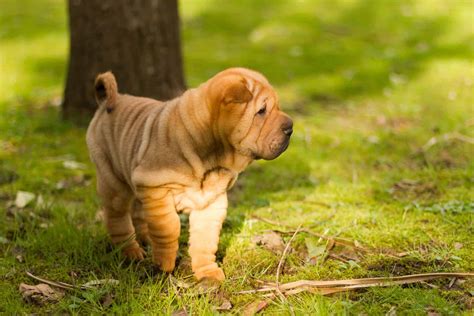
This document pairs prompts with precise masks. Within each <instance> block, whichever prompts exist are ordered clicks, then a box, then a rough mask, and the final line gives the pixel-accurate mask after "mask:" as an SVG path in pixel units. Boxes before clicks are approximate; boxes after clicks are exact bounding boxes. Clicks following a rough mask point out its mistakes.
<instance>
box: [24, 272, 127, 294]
mask: <svg viewBox="0 0 474 316" xmlns="http://www.w3.org/2000/svg"><path fill="white" fill-rule="evenodd" d="M26 275H27V276H29V277H30V278H33V279H35V280H36V281H40V282H43V283H45V284H48V285H51V286H55V287H58V288H60V289H64V290H88V289H95V288H96V287H94V285H102V284H107V283H109V284H117V283H118V282H119V281H117V280H114V279H102V280H93V281H89V282H87V283H84V284H82V285H72V284H69V283H65V282H56V281H50V280H47V279H43V278H40V277H37V276H36V275H34V274H32V273H31V272H29V271H26Z"/></svg>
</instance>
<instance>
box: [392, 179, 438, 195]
mask: <svg viewBox="0 0 474 316" xmlns="http://www.w3.org/2000/svg"><path fill="white" fill-rule="evenodd" d="M389 193H390V194H391V195H392V196H393V197H394V198H396V199H413V198H419V197H432V196H435V195H437V194H438V193H439V190H438V187H437V186H436V184H435V183H434V182H422V181H417V180H411V179H403V180H401V181H399V182H397V183H395V184H394V185H393V186H392V188H390V190H389Z"/></svg>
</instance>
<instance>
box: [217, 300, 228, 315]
mask: <svg viewBox="0 0 474 316" xmlns="http://www.w3.org/2000/svg"><path fill="white" fill-rule="evenodd" d="M231 309H232V303H231V302H230V301H229V300H228V299H225V298H224V299H223V302H222V304H221V305H220V306H219V307H217V308H216V311H218V312H225V311H230V310H231Z"/></svg>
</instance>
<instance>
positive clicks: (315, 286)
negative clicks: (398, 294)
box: [236, 272, 474, 297]
mask: <svg viewBox="0 0 474 316" xmlns="http://www.w3.org/2000/svg"><path fill="white" fill-rule="evenodd" d="M453 277H454V278H473V277H474V273H469V272H467V273H445V272H441V273H424V274H413V275H404V276H398V277H389V278H383V277H379V278H364V279H347V280H333V281H317V280H299V281H294V282H289V283H285V284H282V285H279V290H280V292H282V293H284V294H285V295H286V296H288V295H293V294H297V293H300V292H304V291H307V292H311V293H319V294H321V295H328V294H332V293H337V292H345V291H351V290H355V289H361V288H368V287H376V286H380V287H386V286H392V285H397V284H410V283H418V282H426V281H431V280H435V279H440V278H453ZM276 291H277V289H276V285H270V284H267V285H266V286H264V287H262V288H259V289H255V290H247V291H240V292H237V293H236V294H255V293H262V292H265V293H267V294H266V295H265V296H267V297H274V296H275V292H276Z"/></svg>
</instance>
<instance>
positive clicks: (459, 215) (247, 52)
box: [0, 0, 474, 315]
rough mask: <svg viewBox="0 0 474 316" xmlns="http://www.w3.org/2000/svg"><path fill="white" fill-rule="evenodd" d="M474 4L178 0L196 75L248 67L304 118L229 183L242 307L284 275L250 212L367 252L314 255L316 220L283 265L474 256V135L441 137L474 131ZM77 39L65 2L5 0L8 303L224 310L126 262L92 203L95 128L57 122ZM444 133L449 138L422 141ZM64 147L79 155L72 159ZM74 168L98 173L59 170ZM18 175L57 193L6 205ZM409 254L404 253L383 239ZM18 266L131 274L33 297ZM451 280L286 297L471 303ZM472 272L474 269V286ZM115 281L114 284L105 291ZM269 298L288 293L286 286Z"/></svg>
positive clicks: (192, 77)
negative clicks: (274, 155) (271, 156)
mask: <svg viewBox="0 0 474 316" xmlns="http://www.w3.org/2000/svg"><path fill="white" fill-rule="evenodd" d="M471 7H472V5H471V4H470V3H469V1H451V2H446V1H441V0H439V1H438V0H424V1H408V0H403V1H375V0H374V1H365V0H364V1H362V0H338V1H325V0H320V1H317V0H311V1H310V0H306V1H250V0H248V1H238V2H217V1H213V0H201V1H190V0H189V1H181V3H180V9H181V16H182V25H183V46H184V60H185V68H186V77H187V82H188V84H189V85H190V86H195V85H197V84H198V83H200V82H202V81H203V80H206V79H207V78H208V77H209V76H211V75H213V74H214V73H216V72H217V71H219V70H221V69H223V68H225V67H229V66H246V67H250V68H254V69H257V70H260V71H261V72H263V73H264V74H265V75H266V76H267V77H268V78H269V79H270V81H271V82H272V83H274V85H275V86H276V88H277V90H278V92H279V93H280V96H281V100H282V107H283V108H284V109H285V110H287V111H288V112H289V113H290V114H291V116H292V117H293V118H294V119H295V133H294V136H293V138H292V143H291V146H290V147H289V149H288V151H287V152H286V153H285V154H284V155H283V156H282V157H281V158H279V159H277V160H275V161H270V162H256V163H254V164H253V165H252V166H251V167H250V168H249V169H248V170H247V171H246V172H245V173H244V174H243V175H242V176H241V178H240V179H239V181H238V183H237V186H236V188H235V189H234V190H233V191H232V192H231V194H230V197H231V203H230V208H229V216H228V220H227V221H226V223H225V225H224V229H223V235H222V238H221V244H220V249H219V252H218V258H219V260H220V261H221V264H222V266H223V268H224V270H225V272H226V274H227V277H228V280H227V281H226V282H225V283H224V284H223V286H222V288H221V291H222V293H223V294H224V295H225V296H227V297H228V298H229V299H230V300H231V301H232V303H233V305H234V307H233V309H232V311H233V312H234V313H236V314H238V313H241V312H242V311H243V310H244V309H245V306H246V304H248V303H249V302H251V301H253V300H255V299H257V298H256V297H255V296H238V295H234V294H233V293H234V292H235V291H237V290H240V289H244V288H245V289H248V288H250V287H251V286H252V281H253V279H265V280H274V278H275V275H274V274H275V271H276V266H277V264H278V261H279V259H280V256H279V255H278V254H275V253H272V252H270V251H268V250H265V249H262V248H260V247H256V246H255V245H253V243H252V241H251V237H252V236H254V235H257V234H262V233H263V232H264V231H265V230H268V229H272V228H275V227H274V226H272V225H268V224H265V223H262V222H259V221H256V220H255V219H252V218H251V215H258V216H260V217H265V218H271V219H273V220H276V221H280V222H283V223H286V224H287V225H292V226H298V225H299V224H303V225H305V226H311V225H313V224H316V223H321V224H319V225H317V226H316V227H315V228H314V230H315V231H317V232H319V233H323V232H326V233H327V234H328V235H339V236H340V237H344V238H348V239H351V240H357V241H358V242H359V243H361V244H363V245H364V246H365V247H367V248H368V249H370V250H371V252H370V254H369V255H368V256H366V257H365V258H363V259H362V260H360V261H359V262H356V264H354V263H352V264H347V263H343V262H339V261H336V260H327V261H325V262H320V263H318V264H316V265H309V264H307V263H306V262H305V261H304V260H302V259H301V254H300V252H301V249H304V247H305V246H304V244H305V237H307V236H304V235H299V236H297V238H296V239H295V241H294V245H293V246H294V248H295V249H296V251H294V252H293V253H291V254H290V255H289V256H288V258H287V266H286V268H285V270H284V272H285V273H284V274H283V275H282V280H283V281H292V280H297V279H302V278H307V279H331V278H351V277H366V276H382V275H390V274H392V273H394V274H403V273H417V272H435V271H473V270H474V256H473V253H474V243H473V240H472V233H473V232H472V227H473V217H474V215H473V212H472V205H473V204H472V203H473V202H472V201H473V200H474V190H473V184H474V182H473V178H472V175H473V174H474V160H473V159H472V157H473V147H472V145H471V144H469V143H467V142H463V141H459V140H454V141H453V140H448V141H445V140H443V135H446V134H449V133H453V132H457V133H460V134H462V135H464V136H466V137H474V133H473V129H472V126H473V117H474V113H473V104H474V95H473V91H474V89H473V84H474V78H473V76H472V74H473V71H474V68H473V64H472V57H473V43H474V41H472V39H473V29H472V19H473V16H472V15H473V13H472V8H471ZM67 46H68V44H67V28H66V9H65V4H64V2H63V1H59V0H52V1H21V2H19V1H13V0H11V1H10V0H8V1H3V2H2V3H0V73H1V75H0V179H6V180H2V181H4V182H3V183H0V204H1V205H2V206H4V210H5V211H4V214H5V215H4V216H3V217H2V220H0V236H1V237H2V238H3V239H2V244H0V250H1V251H2V255H3V256H2V258H1V259H0V275H2V277H1V278H0V288H1V290H0V312H1V313H6V314H11V313H32V312H38V311H40V312H42V313H48V312H49V313H64V312H65V313H81V314H90V313H112V314H113V313H116V314H140V313H153V314H155V313H163V314H170V313H172V312H173V311H176V310H179V309H182V308H186V310H187V311H188V313H189V314H210V313H213V308H214V307H215V306H216V305H218V299H219V298H216V297H215V296H213V295H199V294H198V291H197V290H196V289H187V290H181V291H180V293H179V294H178V293H177V292H176V291H175V290H174V289H173V288H172V287H170V285H169V280H168V278H167V276H166V275H163V274H160V273H158V274H156V273H155V272H153V268H152V265H151V262H150V259H147V260H146V261H145V262H144V263H143V264H140V265H135V264H127V263H124V262H123V261H122V259H121V257H120V256H119V255H118V253H117V251H113V250H111V249H110V245H109V241H108V238H107V235H106V233H105V230H104V228H103V224H102V223H101V222H100V221H99V220H97V219H96V215H95V214H96V210H97V208H98V206H99V205H98V200H97V197H96V194H95V189H94V187H95V185H94V169H93V167H92V165H91V164H90V162H89V159H88V153H87V150H86V146H85V141H84V135H85V128H84V127H75V126H73V125H72V124H69V123H66V122H62V121H61V120H60V115H59V109H58V107H57V105H58V103H60V97H61V93H62V90H63V83H64V77H65V69H66V65H67ZM433 137H435V138H436V139H437V140H439V141H437V142H436V143H435V144H434V145H432V146H431V147H428V149H427V150H425V151H424V152H423V151H421V148H422V147H423V146H424V145H425V144H427V143H428V141H429V140H430V139H432V138H433ZM65 159H66V160H75V161H78V162H81V163H84V164H85V166H86V167H85V169H79V170H71V169H67V168H65V167H64V165H63V160H65ZM12 174H15V175H16V180H15V181H12V182H10V180H8V179H11V175H12ZM77 176H80V177H81V176H84V177H85V178H86V179H89V178H91V179H89V180H87V181H84V182H81V183H79V184H72V185H71V186H69V187H66V188H61V186H59V185H58V183H60V182H61V181H64V180H70V179H73V178H74V177H77ZM404 181H405V182H408V183H415V184H414V185H413V186H412V187H410V186H408V187H403V186H401V185H400V183H402V184H403V183H404ZM18 190H23V191H30V192H34V193H35V194H37V195H39V194H41V195H42V197H43V198H44V199H45V200H46V201H47V202H48V203H51V206H50V207H47V208H45V209H40V208H35V207H33V206H29V207H27V208H26V209H25V210H23V211H18V212H16V213H15V214H16V215H15V214H14V215H12V214H11V212H10V211H8V210H7V209H8V208H7V207H6V205H7V204H8V203H9V202H10V201H12V200H14V198H15V194H16V192H17V191H18ZM183 225H184V228H186V225H187V224H186V222H183ZM183 230H184V231H186V229H183ZM185 234H186V233H185ZM185 237H186V236H183V237H182V238H181V250H180V265H179V266H178V269H177V271H176V272H175V276H176V277H177V278H179V279H182V280H184V277H186V276H188V275H189V274H190V273H191V272H190V268H189V265H188V264H187V260H188V258H187V255H186V239H185ZM286 240H287V239H286ZM3 242H4V243H3ZM455 245H457V246H456V247H455ZM459 245H462V247H459ZM400 252H410V253H411V254H410V255H409V256H407V257H406V258H402V259H394V258H393V257H390V256H387V255H386V253H400ZM17 254H21V255H22V256H23V262H19V261H18V259H16V258H15V257H16V255H17ZM25 270H30V271H33V272H34V273H36V274H38V275H40V276H43V277H47V278H50V279H52V280H58V281H65V282H70V283H72V282H79V283H81V282H82V283H83V282H86V281H89V280H91V279H96V278H99V279H102V278H114V279H118V280H120V282H121V283H120V285H119V286H118V287H115V288H105V289H103V290H97V291H89V292H87V291H86V292H78V293H76V292H74V293H69V294H67V295H66V297H65V298H64V299H63V300H62V301H61V302H60V303H58V304H50V305H47V306H45V307H41V308H39V307H37V306H34V305H29V304H26V303H25V302H24V301H23V300H22V299H21V296H20V295H19V293H18V285H19V283H21V282H26V283H30V284H31V283H34V281H33V280H31V279H28V278H27V277H26V276H25V273H24V272H25ZM446 284H447V282H445V281H443V282H439V283H436V284H435V285H437V286H439V287H440V288H438V289H432V288H430V287H428V286H426V285H413V286H408V287H390V288H385V289H371V290H367V291H360V292H357V293H350V294H343V295H339V296H334V297H330V298H327V297H321V296H318V295H315V294H301V295H297V296H294V297H291V298H290V299H289V302H290V304H291V305H292V306H293V307H294V310H295V312H296V313H297V314H319V315H325V314H326V315H330V314H347V313H349V314H358V313H366V314H384V313H387V312H388V311H390V310H396V312H398V313H401V314H404V313H413V314H424V313H427V312H428V311H436V312H438V313H441V314H458V313H461V312H465V313H469V311H467V307H466V306H467V305H466V304H467V301H466V300H468V299H469V297H467V296H466V295H465V292H463V291H462V290H460V289H455V290H446ZM472 288H473V283H472V281H468V282H467V283H465V284H464V285H463V289H464V291H469V290H472ZM106 293H114V299H113V304H112V305H111V306H108V307H104V306H103V305H102V303H103V302H102V299H103V297H104V295H105V294H106ZM265 312H266V313H268V314H269V315H273V314H288V313H289V309H288V306H287V305H286V304H283V303H281V302H280V301H275V302H274V303H273V304H271V306H269V307H268V308H267V309H265Z"/></svg>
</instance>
